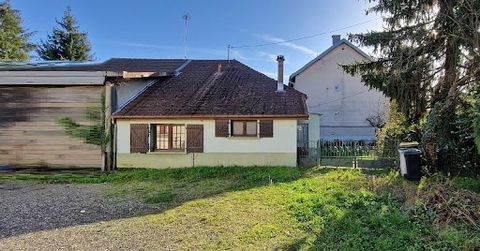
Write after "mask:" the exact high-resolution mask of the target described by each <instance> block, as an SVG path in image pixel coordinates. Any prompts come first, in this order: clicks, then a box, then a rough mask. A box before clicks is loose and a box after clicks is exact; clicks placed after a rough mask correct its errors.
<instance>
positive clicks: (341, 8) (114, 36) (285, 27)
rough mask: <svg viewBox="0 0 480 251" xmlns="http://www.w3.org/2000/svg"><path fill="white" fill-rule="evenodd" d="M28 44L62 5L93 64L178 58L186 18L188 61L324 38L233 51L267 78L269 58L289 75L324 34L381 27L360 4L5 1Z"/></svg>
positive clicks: (317, 49) (324, 41) (318, 0)
mask: <svg viewBox="0 0 480 251" xmlns="http://www.w3.org/2000/svg"><path fill="white" fill-rule="evenodd" d="M11 4H12V5H13V7H14V8H16V9H19V10H20V11H21V14H22V18H23V25H24V27H25V28H27V29H29V30H30V31H34V32H35V35H34V37H33V40H34V42H38V41H39V40H40V39H46V37H47V34H48V33H49V32H51V30H52V28H53V26H54V25H55V18H61V17H62V15H63V12H64V10H65V8H66V7H67V6H70V7H71V8H72V11H73V14H74V16H75V17H76V19H77V20H78V21H79V23H80V28H81V29H82V30H83V31H85V32H87V33H88V35H89V39H90V42H91V44H92V48H93V53H94V56H95V59H97V60H106V59H108V58H111V57H134V58H183V57H184V50H183V39H184V24H183V20H182V16H183V15H184V14H186V13H189V14H190V16H191V20H190V22H189V36H188V40H189V41H188V53H187V54H188V58H193V59H225V58H226V57H227V45H228V44H231V45H232V46H241V45H255V44H264V43H269V42H276V41H282V39H292V38H297V37H303V36H308V35H311V34H317V33H323V32H326V34H324V35H321V36H317V37H314V38H311V39H305V40H300V41H295V42H292V43H284V44H279V45H273V46H262V47H253V48H242V49H232V50H231V57H232V58H235V59H237V60H239V61H241V62H243V63H245V64H247V65H249V66H251V67H253V68H255V69H257V70H259V71H261V72H263V73H265V74H267V75H269V76H271V77H275V75H276V62H275V57H276V55H279V54H282V55H285V58H286V64H285V74H286V76H288V75H290V74H291V73H293V72H294V71H296V70H297V69H299V68H301V67H302V66H303V65H304V64H306V63H307V62H308V61H310V60H311V59H313V58H314V57H315V56H316V55H317V54H319V53H321V52H322V51H324V50H325V49H327V48H328V47H329V46H330V45H331V35H332V33H330V32H329V31H333V30H337V29H339V28H343V27H347V26H351V25H355V24H359V23H363V24H361V25H357V26H355V27H351V28H348V29H344V30H341V31H337V32H334V33H336V34H341V35H342V36H346V34H347V33H351V32H353V33H355V32H365V31H368V30H372V29H378V28H379V27H381V20H380V18H379V17H378V16H375V15H368V16H366V15H365V9H366V8H367V7H368V6H370V4H368V2H367V1H366V0H335V1H327V0H295V1H294V0H289V1H287V0H262V1H260V0H242V1H228V0H211V1H207V0H205V1H203V0H202V1H199V0H175V1H174V0H168V1H167V0H163V1H160V0H156V1H155V0H148V1H147V0H136V1H126V0H95V1H93V0H81V1H80V0H65V1H60V0H41V1H32V0H11Z"/></svg>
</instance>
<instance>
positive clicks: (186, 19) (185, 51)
mask: <svg viewBox="0 0 480 251" xmlns="http://www.w3.org/2000/svg"><path fill="white" fill-rule="evenodd" d="M182 18H183V21H185V37H184V38H183V46H184V53H185V59H187V42H188V21H190V19H191V16H190V14H188V13H187V14H185V15H183V16H182Z"/></svg>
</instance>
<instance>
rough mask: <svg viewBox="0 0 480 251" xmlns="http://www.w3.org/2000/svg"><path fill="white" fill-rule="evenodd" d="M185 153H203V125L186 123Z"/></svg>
mask: <svg viewBox="0 0 480 251" xmlns="http://www.w3.org/2000/svg"><path fill="white" fill-rule="evenodd" d="M187 153H203V125H187Z"/></svg>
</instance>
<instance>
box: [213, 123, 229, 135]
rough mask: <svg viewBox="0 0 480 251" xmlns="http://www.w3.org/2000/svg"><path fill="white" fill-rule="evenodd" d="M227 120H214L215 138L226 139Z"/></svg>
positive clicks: (227, 133)
mask: <svg viewBox="0 0 480 251" xmlns="http://www.w3.org/2000/svg"><path fill="white" fill-rule="evenodd" d="M228 124H229V121H228V120H215V137H228V136H229V132H228Z"/></svg>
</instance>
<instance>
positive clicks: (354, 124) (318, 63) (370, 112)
mask: <svg viewBox="0 0 480 251" xmlns="http://www.w3.org/2000/svg"><path fill="white" fill-rule="evenodd" d="M332 40H333V43H332V46H331V47H330V48H328V49H327V50H326V51H324V52H323V53H321V54H320V55H319V56H317V57H316V58H314V59H313V60H311V61H310V62H308V63H307V64H306V65H305V66H303V67H302V68H301V69H299V70H298V71H296V72H295V73H293V74H292V75H291V76H290V81H289V85H290V86H292V87H294V88H295V89H296V90H299V91H300V92H302V93H305V94H306V95H307V96H308V100H307V105H308V110H309V112H310V115H311V116H310V121H309V122H308V129H306V128H307V125H306V124H304V126H303V128H302V127H299V129H300V130H302V129H303V131H304V132H305V133H301V135H302V136H304V137H303V140H304V141H305V140H309V141H310V142H312V141H313V142H316V141H318V140H319V139H322V140H327V141H334V140H340V141H343V140H367V141H370V140H375V136H376V135H375V133H376V127H375V126H376V123H381V122H382V121H384V120H385V118H384V116H385V112H386V109H387V107H388V101H387V99H386V98H385V96H384V95H383V94H382V93H381V92H379V91H376V90H373V89H369V87H367V86H365V85H364V83H362V81H361V78H360V77H357V76H351V75H349V74H347V73H346V72H344V70H343V69H342V67H341V66H340V65H348V64H352V63H355V62H361V61H365V60H368V59H369V57H368V55H367V54H365V53H364V52H363V51H361V50H360V49H359V48H358V47H356V46H355V45H353V44H352V43H350V42H349V41H348V40H346V39H341V37H340V36H339V35H334V36H332ZM306 132H308V133H306ZM299 137H301V136H299Z"/></svg>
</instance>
